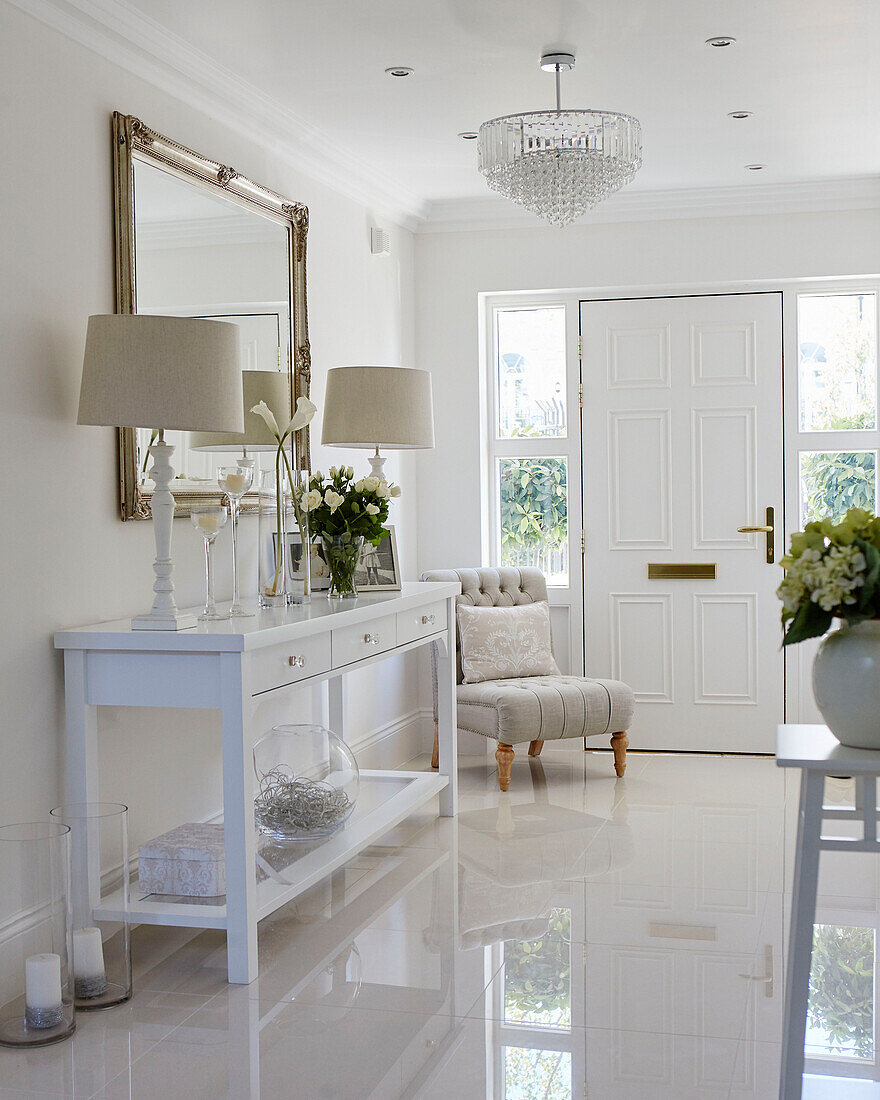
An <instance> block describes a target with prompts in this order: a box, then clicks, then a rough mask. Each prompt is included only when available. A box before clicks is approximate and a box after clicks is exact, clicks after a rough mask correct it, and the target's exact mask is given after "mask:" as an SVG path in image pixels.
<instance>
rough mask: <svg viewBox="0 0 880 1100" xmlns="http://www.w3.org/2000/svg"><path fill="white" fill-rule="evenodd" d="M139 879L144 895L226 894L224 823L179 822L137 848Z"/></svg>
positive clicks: (201, 896) (192, 896) (210, 895)
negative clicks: (182, 823) (184, 823)
mask: <svg viewBox="0 0 880 1100" xmlns="http://www.w3.org/2000/svg"><path fill="white" fill-rule="evenodd" d="M138 879H139V885H140V889H141V891H142V892H143V893H144V894H148V893H149V894H178V895H181V896H183V897H190V898H215V897H220V896H221V895H223V894H225V893H226V853H225V849H224V847H223V826H222V825H203V824H200V823H199V822H191V823H189V824H187V825H178V826H177V828H176V829H172V830H171V831H170V832H167V833H163V834H162V835H161V836H157V837H155V838H154V839H153V840H150V841H148V842H147V843H146V844H142V845H141V846H140V847H139V848H138Z"/></svg>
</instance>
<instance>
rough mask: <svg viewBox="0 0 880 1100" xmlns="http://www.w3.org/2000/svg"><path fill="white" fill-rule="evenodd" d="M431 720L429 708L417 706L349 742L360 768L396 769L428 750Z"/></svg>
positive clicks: (430, 737)
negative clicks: (364, 735) (357, 739)
mask: <svg viewBox="0 0 880 1100" xmlns="http://www.w3.org/2000/svg"><path fill="white" fill-rule="evenodd" d="M433 736H434V721H433V716H432V711H431V708H430V707H417V708H416V709H415V710H412V711H410V713H409V714H405V715H403V716H402V717H401V718H396V719H394V721H392V722H388V723H387V724H386V725H384V726H380V727H379V728H378V729H376V730H373V732H372V733H369V734H367V736H366V737H362V738H361V739H360V740H359V741H354V742H349V748H350V749H351V751H352V752H353V753H354V755H355V758H356V759H357V762H358V767H360V768H366V769H370V768H399V767H401V765H403V764H405V763H406V762H407V761H408V760H412V758H413V757H414V756H420V755H421V754H422V753H425V752H430V751H431V740H432V738H433Z"/></svg>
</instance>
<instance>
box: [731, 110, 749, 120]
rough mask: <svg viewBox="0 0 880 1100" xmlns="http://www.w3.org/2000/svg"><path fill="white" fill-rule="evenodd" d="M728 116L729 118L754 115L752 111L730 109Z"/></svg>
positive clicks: (742, 117)
mask: <svg viewBox="0 0 880 1100" xmlns="http://www.w3.org/2000/svg"><path fill="white" fill-rule="evenodd" d="M727 117H728V118H735V119H744V118H751V117H752V112H751V111H728V112H727Z"/></svg>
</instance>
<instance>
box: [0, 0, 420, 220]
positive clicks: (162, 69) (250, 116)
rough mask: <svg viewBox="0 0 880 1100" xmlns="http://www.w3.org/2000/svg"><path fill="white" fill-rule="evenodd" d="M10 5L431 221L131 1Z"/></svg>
mask: <svg viewBox="0 0 880 1100" xmlns="http://www.w3.org/2000/svg"><path fill="white" fill-rule="evenodd" d="M9 2H10V3H11V4H13V5H14V6H15V7H17V8H19V9H21V10H22V11H24V12H26V13H27V14H28V15H31V16H33V17H34V18H35V19H39V20H40V21H41V22H42V23H45V24H47V25H48V26H50V27H52V28H53V29H55V30H57V31H60V32H61V33H62V34H64V35H66V36H67V37H68V38H71V39H73V40H74V41H75V42H78V43H79V44H80V45H81V46H85V47H86V48H87V49H90V50H92V51H93V52H95V53H97V54H99V55H100V56H101V57H104V58H106V59H107V60H108V61H110V62H112V63H113V64H115V65H119V66H121V67H123V68H125V69H127V70H128V71H130V72H132V73H134V74H135V75H136V76H139V77H141V78H142V79H144V80H146V81H147V82H149V83H150V84H153V85H155V86H156V87H158V88H160V89H161V90H162V91H164V92H166V93H168V94H170V95H173V96H176V97H177V98H179V99H181V100H183V101H184V102H185V103H188V104H190V105H192V106H193V107H196V108H197V109H199V110H201V111H203V112H204V113H205V114H207V115H209V117H211V118H213V119H216V120H218V121H219V122H221V123H224V124H226V125H227V126H229V128H230V129H232V130H234V131H236V132H238V133H240V134H243V135H244V136H245V137H248V138H250V139H251V140H254V139H256V140H258V141H262V142H264V143H265V144H266V145H268V146H269V147H270V148H271V149H272V150H273V151H275V152H277V153H278V154H279V156H281V157H283V158H284V159H285V160H286V161H288V162H289V163H290V164H291V166H292V167H293V168H294V169H295V170H296V171H297V172H301V173H303V174H304V175H306V176H309V177H311V178H313V179H315V180H316V181H318V182H320V183H322V184H324V185H325V186H327V187H329V188H331V189H332V190H334V191H336V192H338V193H339V194H342V195H345V196H346V197H347V198H350V199H353V200H355V201H356V202H359V203H361V204H362V205H364V206H367V207H369V208H370V209H372V210H374V211H376V212H377V213H379V214H381V215H384V216H386V217H388V218H390V219H392V220H394V221H395V222H397V223H398V224H399V225H402V226H404V227H405V228H407V229H414V228H415V227H416V226H417V225H418V224H419V223H420V222H421V221H422V220H423V219H424V217H425V216H426V214H427V210H428V203H427V202H425V201H423V200H422V199H420V198H419V197H418V196H417V195H415V194H413V193H411V192H409V191H407V190H405V189H404V188H401V187H400V185H399V184H398V183H397V182H396V181H395V180H394V179H393V178H392V177H391V176H387V175H385V174H383V173H381V172H378V171H376V169H375V168H373V167H372V166H370V165H366V164H363V163H360V164H358V163H357V162H356V161H353V160H352V159H351V158H350V157H349V156H348V155H346V156H344V157H343V156H341V155H336V154H334V152H333V150H332V148H331V147H329V143H328V141H327V136H326V134H324V133H322V132H321V131H320V130H319V129H318V128H317V127H316V126H314V125H313V124H312V123H310V122H309V121H308V120H307V119H304V118H302V117H301V116H299V115H297V114H295V113H294V112H293V111H291V110H289V109H288V108H287V107H285V106H284V105H283V104H281V103H279V102H278V101H277V100H275V99H273V98H271V97H270V96H267V95H266V94H265V93H264V92H262V91H260V89H259V88H257V87H255V86H254V85H253V84H250V83H249V82H247V81H245V80H242V79H241V77H239V76H237V75H236V74H235V73H234V72H232V71H231V70H229V69H227V68H225V67H224V66H222V65H220V64H219V63H218V62H216V61H215V60H214V59H213V58H211V57H209V56H208V55H207V54H205V53H203V52H202V51H201V50H198V49H197V48H196V47H194V46H192V45H191V44H190V43H188V42H186V41H185V40H184V39H182V38H180V37H179V36H177V35H175V34H172V33H171V32H169V31H168V30H166V29H165V28H164V27H163V26H162V25H161V24H159V23H157V22H156V21H155V20H153V19H150V18H149V17H148V16H145V15H144V14H143V13H142V12H140V11H138V10H137V9H135V8H133V7H132V6H131V5H130V4H127V3H125V2H124V0H9ZM148 121H149V120H148Z"/></svg>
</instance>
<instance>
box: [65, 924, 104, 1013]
mask: <svg viewBox="0 0 880 1100" xmlns="http://www.w3.org/2000/svg"><path fill="white" fill-rule="evenodd" d="M73 978H74V988H75V990H76V995H77V997H78V998H82V999H85V1000H87V999H88V998H89V997H97V996H99V995H100V994H101V993H103V992H104V991H105V990H106V989H107V977H106V975H105V973H104V944H103V941H102V940H101V929H100V928H77V929H75V930H74V933H73Z"/></svg>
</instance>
